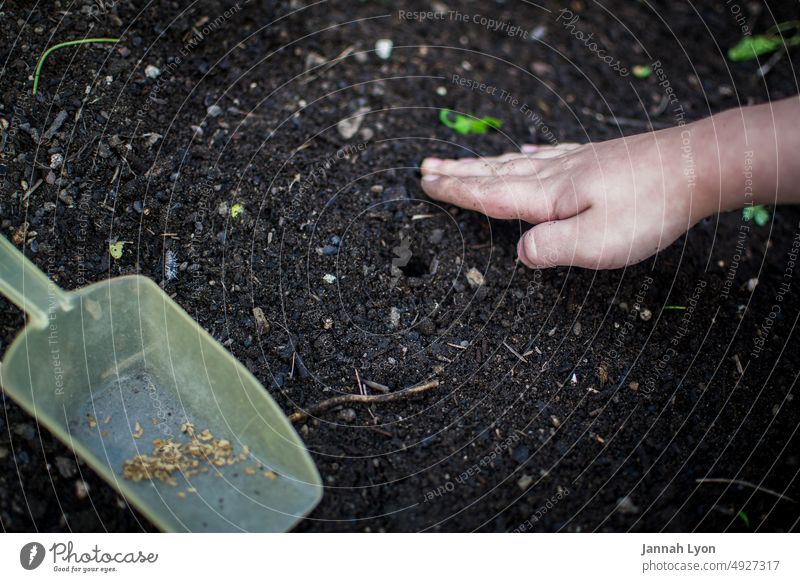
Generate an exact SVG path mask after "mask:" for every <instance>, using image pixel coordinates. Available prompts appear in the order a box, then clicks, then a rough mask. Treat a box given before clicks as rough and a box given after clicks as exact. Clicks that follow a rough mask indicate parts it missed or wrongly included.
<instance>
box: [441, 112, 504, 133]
mask: <svg viewBox="0 0 800 582" xmlns="http://www.w3.org/2000/svg"><path fill="white" fill-rule="evenodd" d="M451 113H452V114H453V115H452V116H451V115H450V114H451ZM439 121H441V122H442V123H443V124H444V125H446V126H447V127H449V128H450V129H453V130H455V131H456V132H458V133H460V134H461V135H469V134H470V133H479V134H484V133H486V132H487V131H489V128H494V129H500V126H501V125H503V122H502V121H500V120H499V119H497V118H496V117H484V118H483V119H478V118H477V117H473V116H471V115H461V114H460V113H454V112H453V111H450V110H449V109H442V110H441V111H440V112H439Z"/></svg>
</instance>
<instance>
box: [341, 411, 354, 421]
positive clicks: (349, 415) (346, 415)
mask: <svg viewBox="0 0 800 582" xmlns="http://www.w3.org/2000/svg"><path fill="white" fill-rule="evenodd" d="M339 418H340V419H341V420H343V421H344V422H353V421H355V419H356V411H355V410H353V409H352V408H344V409H342V411H341V412H339Z"/></svg>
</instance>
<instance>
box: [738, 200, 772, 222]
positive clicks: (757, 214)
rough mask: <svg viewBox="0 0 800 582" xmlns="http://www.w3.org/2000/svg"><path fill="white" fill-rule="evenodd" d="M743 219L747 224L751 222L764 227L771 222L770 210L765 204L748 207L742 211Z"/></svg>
mask: <svg viewBox="0 0 800 582" xmlns="http://www.w3.org/2000/svg"><path fill="white" fill-rule="evenodd" d="M742 218H743V219H744V220H745V222H750V221H751V220H752V221H753V222H755V223H756V224H757V225H758V226H764V225H765V224H767V223H768V222H769V210H767V207H766V206H764V205H763V204H756V205H755V206H746V207H745V208H743V209H742Z"/></svg>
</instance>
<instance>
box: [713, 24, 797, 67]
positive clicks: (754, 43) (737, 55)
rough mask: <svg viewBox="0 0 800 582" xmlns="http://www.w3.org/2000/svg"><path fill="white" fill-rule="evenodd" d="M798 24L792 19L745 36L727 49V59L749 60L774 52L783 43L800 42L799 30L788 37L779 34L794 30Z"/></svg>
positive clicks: (793, 44)
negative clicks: (763, 32)
mask: <svg viewBox="0 0 800 582" xmlns="http://www.w3.org/2000/svg"><path fill="white" fill-rule="evenodd" d="M798 26H800V21H797V20H792V21H789V22H782V23H781V24H778V25H777V26H773V27H772V28H770V29H769V30H768V31H767V32H766V33H765V34H757V35H748V36H745V37H744V38H742V40H740V41H739V42H738V43H737V44H736V46H733V47H731V48H730V49H729V50H728V59H730V60H731V61H734V62H740V61H750V60H753V59H756V58H758V57H760V56H762V55H768V54H770V53H774V52H775V51H776V50H778V49H779V48H781V47H782V46H784V45H785V46H786V48H789V47H793V46H795V45H797V44H800V32H798V33H796V34H795V35H794V36H790V37H788V38H785V37H784V36H783V35H782V34H781V33H783V32H786V31H788V30H792V29H795V30H796V29H798Z"/></svg>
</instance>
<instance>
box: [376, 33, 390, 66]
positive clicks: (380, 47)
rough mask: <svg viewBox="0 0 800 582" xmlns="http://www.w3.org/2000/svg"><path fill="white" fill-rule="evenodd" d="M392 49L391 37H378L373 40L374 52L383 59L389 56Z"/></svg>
mask: <svg viewBox="0 0 800 582" xmlns="http://www.w3.org/2000/svg"><path fill="white" fill-rule="evenodd" d="M392 49H394V42H392V40H391V39H388V38H379V39H378V40H376V41H375V54H376V55H378V57H379V58H381V59H383V60H384V61H387V60H389V59H390V58H391V56H392Z"/></svg>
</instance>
